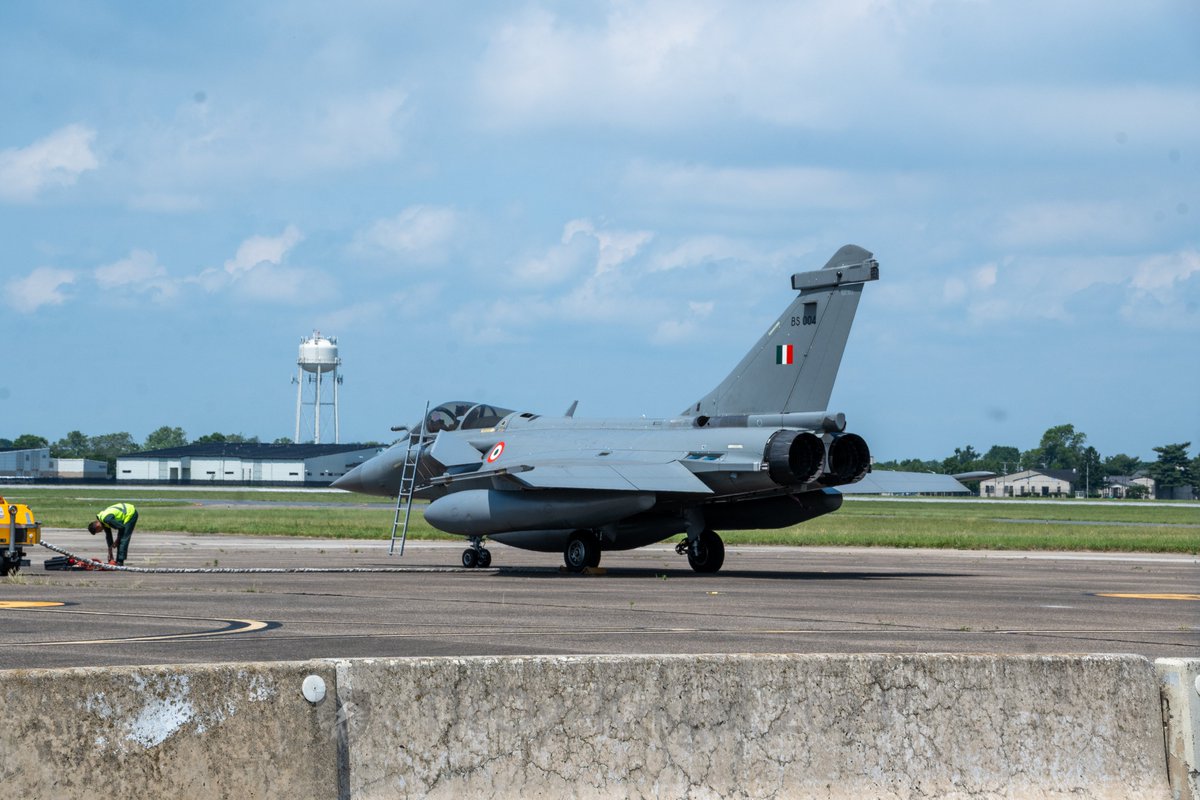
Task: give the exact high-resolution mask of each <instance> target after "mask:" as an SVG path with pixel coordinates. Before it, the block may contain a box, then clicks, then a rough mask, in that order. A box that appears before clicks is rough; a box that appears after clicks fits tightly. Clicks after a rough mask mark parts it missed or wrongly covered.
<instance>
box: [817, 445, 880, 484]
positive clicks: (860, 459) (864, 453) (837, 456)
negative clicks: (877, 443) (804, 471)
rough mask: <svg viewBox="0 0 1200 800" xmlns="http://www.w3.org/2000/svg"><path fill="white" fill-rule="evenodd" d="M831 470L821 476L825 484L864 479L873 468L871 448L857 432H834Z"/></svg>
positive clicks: (831, 449) (831, 447) (830, 458)
mask: <svg viewBox="0 0 1200 800" xmlns="http://www.w3.org/2000/svg"><path fill="white" fill-rule="evenodd" d="M828 462H829V471H828V472H826V473H825V474H824V475H822V476H821V483H822V484H824V485H825V486H841V485H843V484H847V483H855V482H856V481H859V480H862V478H863V476H864V475H866V474H867V471H868V470H869V469H870V468H871V450H870V448H868V447H867V442H866V440H865V439H863V438H862V437H861V436H859V435H858V434H857V433H836V434H832V435H831V437H830V442H829V458H828Z"/></svg>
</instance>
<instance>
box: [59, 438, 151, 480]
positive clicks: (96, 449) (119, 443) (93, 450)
mask: <svg viewBox="0 0 1200 800" xmlns="http://www.w3.org/2000/svg"><path fill="white" fill-rule="evenodd" d="M67 435H68V436H70V434H67ZM138 450H139V448H138V445H137V442H135V441H134V440H133V437H132V436H130V435H129V433H128V432H126V431H121V432H120V433H102V434H100V435H99V436H90V437H88V444H87V452H86V453H84V454H83V456H82V457H83V458H90V459H93V460H95V461H104V462H106V463H107V464H108V474H109V475H113V474H115V472H116V465H117V457H118V456H123V455H128V454H129V453H136V452H137V451H138ZM75 457H76V458H79V456H75Z"/></svg>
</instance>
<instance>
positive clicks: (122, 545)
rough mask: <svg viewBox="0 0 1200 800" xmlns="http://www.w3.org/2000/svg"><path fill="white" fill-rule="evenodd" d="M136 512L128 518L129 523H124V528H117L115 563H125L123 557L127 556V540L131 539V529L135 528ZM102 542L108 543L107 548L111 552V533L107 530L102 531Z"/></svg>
mask: <svg viewBox="0 0 1200 800" xmlns="http://www.w3.org/2000/svg"><path fill="white" fill-rule="evenodd" d="M137 519H138V512H136V511H135V512H133V516H132V517H130V518H129V522H126V523H125V527H123V528H117V563H118V564H123V563H125V556H127V555H129V540H130V539H132V538H133V529H134V527H136V526H137ZM104 540H105V541H106V542H107V543H108V548H109V549H110V550H111V549H112V546H113V535H112V531H110V530H109V529H108V528H105V529H104Z"/></svg>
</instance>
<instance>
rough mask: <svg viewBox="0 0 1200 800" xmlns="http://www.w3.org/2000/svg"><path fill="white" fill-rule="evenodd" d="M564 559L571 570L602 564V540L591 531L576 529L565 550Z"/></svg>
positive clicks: (580, 570)
mask: <svg viewBox="0 0 1200 800" xmlns="http://www.w3.org/2000/svg"><path fill="white" fill-rule="evenodd" d="M563 561H565V562H566V564H567V569H569V570H570V571H571V572H583V571H584V570H585V569H587V568H588V567H598V566H600V541H599V540H598V539H597V538H596V536H595V534H593V533H592V532H591V531H575V532H574V533H572V534H571V539H570V541H568V542H567V549H566V550H564V551H563Z"/></svg>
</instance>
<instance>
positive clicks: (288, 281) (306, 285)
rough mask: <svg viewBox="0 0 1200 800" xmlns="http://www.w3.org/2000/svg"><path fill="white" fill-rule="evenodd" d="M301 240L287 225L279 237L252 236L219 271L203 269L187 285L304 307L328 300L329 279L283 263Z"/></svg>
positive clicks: (331, 284)
mask: <svg viewBox="0 0 1200 800" xmlns="http://www.w3.org/2000/svg"><path fill="white" fill-rule="evenodd" d="M303 239H304V235H303V234H302V233H301V232H300V229H299V228H297V227H296V226H295V225H288V226H287V228H285V229H284V231H283V233H281V234H280V235H279V236H251V237H250V238H248V239H246V240H245V241H243V242H242V243H241V244H240V245H238V249H237V252H236V253H235V254H234V256H233V258H231V259H229V260H228V261H226V262H225V264H224V266H223V267H222V268H221V269H206V270H204V271H202V272H201V273H200V274H198V275H195V276H193V277H191V278H188V279H187V282H189V283H195V284H198V285H199V286H200V287H201V288H203V289H204V290H205V291H208V292H219V291H226V290H227V291H229V292H230V293H231V294H232V295H233V296H235V297H238V298H240V299H243V300H251V301H267V302H278V303H295V304H305V303H316V302H318V301H321V300H323V299H329V298H330V297H332V296H333V294H334V292H335V291H336V289H337V287H336V284H335V282H334V280H333V279H332V278H331V277H330V276H329V275H327V274H326V273H324V272H321V271H320V270H315V269H307V268H302V267H295V266H291V265H288V264H285V263H284V262H285V261H286V260H287V257H288V254H289V253H290V252H291V250H292V248H294V247H295V246H296V245H297V244H299V243H300V242H301V241H302V240H303Z"/></svg>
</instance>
